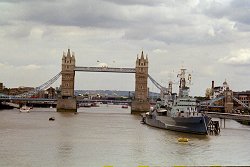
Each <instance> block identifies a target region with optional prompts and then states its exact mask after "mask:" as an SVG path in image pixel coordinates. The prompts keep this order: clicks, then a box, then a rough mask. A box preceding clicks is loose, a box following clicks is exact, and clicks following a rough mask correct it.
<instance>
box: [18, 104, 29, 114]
mask: <svg viewBox="0 0 250 167" xmlns="http://www.w3.org/2000/svg"><path fill="white" fill-rule="evenodd" d="M19 111H20V112H26V113H28V112H30V107H28V106H26V105H24V106H22V107H21V108H20V109H19Z"/></svg>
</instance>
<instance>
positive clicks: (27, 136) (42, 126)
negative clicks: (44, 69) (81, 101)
mask: <svg viewBox="0 0 250 167" xmlns="http://www.w3.org/2000/svg"><path fill="white" fill-rule="evenodd" d="M78 112H79V113H78V114H72V113H57V112H56V110H55V109H44V108H34V109H33V110H31V112H30V113H20V112H19V110H17V109H13V110H1V111H0V166H4V167H5V166H7V167H8V166H11V167H12V166H13V167H14V166H15V167H45V166H46V167H50V166H51V167H54V166H56V167H57V166H58V167H64V166H65V167H71V166H76V167H78V166H79V167H104V166H113V167H138V166H149V167H162V166H164V167H165V166H174V165H186V166H194V165H195V166H204V165H205V166H212V165H223V166H226V165H250V149H249V148H250V126H245V125H241V124H239V123H237V122H236V121H233V120H227V121H226V128H223V129H222V130H221V133H220V135H219V136H200V135H191V134H185V133H180V132H173V131H167V130H162V129H157V128H153V127H149V126H147V125H143V124H140V119H141V118H140V116H135V115H131V114H130V109H122V108H121V106H116V105H109V106H106V105H104V106H101V107H95V108H80V109H79V110H78ZM52 116H54V117H55V121H49V120H48V119H49V117H52ZM179 137H187V138H189V139H190V141H189V142H188V143H178V142H177V139H178V138H179Z"/></svg>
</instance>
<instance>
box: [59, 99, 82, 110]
mask: <svg viewBox="0 0 250 167" xmlns="http://www.w3.org/2000/svg"><path fill="white" fill-rule="evenodd" d="M76 104H77V103H76V99H75V98H72V99H57V106H56V108H57V112H76V111H77V105H76Z"/></svg>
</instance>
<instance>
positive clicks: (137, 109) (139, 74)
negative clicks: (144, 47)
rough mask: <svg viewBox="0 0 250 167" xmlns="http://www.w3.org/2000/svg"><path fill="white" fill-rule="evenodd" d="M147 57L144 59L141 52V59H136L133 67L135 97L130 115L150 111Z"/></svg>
mask: <svg viewBox="0 0 250 167" xmlns="http://www.w3.org/2000/svg"><path fill="white" fill-rule="evenodd" d="M148 94H149V91H148V56H147V55H146V57H144V53H143V51H142V52H141V57H140V58H138V55H137V59H136V66H135V96H134V99H133V101H132V105H131V113H132V114H133V113H141V112H147V111H149V109H150V104H149V98H148Z"/></svg>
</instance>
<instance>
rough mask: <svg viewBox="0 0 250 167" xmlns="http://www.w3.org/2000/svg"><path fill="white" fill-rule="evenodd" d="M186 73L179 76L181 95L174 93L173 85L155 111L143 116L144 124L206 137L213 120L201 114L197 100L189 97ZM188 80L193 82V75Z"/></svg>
mask: <svg viewBox="0 0 250 167" xmlns="http://www.w3.org/2000/svg"><path fill="white" fill-rule="evenodd" d="M185 71H186V69H181V73H180V74H178V77H179V78H180V82H179V95H178V96H177V94H176V93H172V85H171V88H170V87H169V88H168V89H167V91H166V92H162V93H161V94H162V97H161V98H160V99H158V100H157V102H156V105H155V107H154V108H153V110H151V111H150V112H148V113H146V114H144V115H143V122H144V123H146V124H147V125H150V126H154V127H158V128H162V129H167V130H173V131H180V132H187V133H195V134H205V135H206V134H208V125H209V124H210V121H211V118H210V117H208V116H207V115H205V114H204V113H203V112H201V111H200V107H199V103H198V102H197V100H196V99H195V98H193V97H190V96H189V87H187V86H186V77H185ZM188 80H189V81H190V82H191V75H188Z"/></svg>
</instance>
